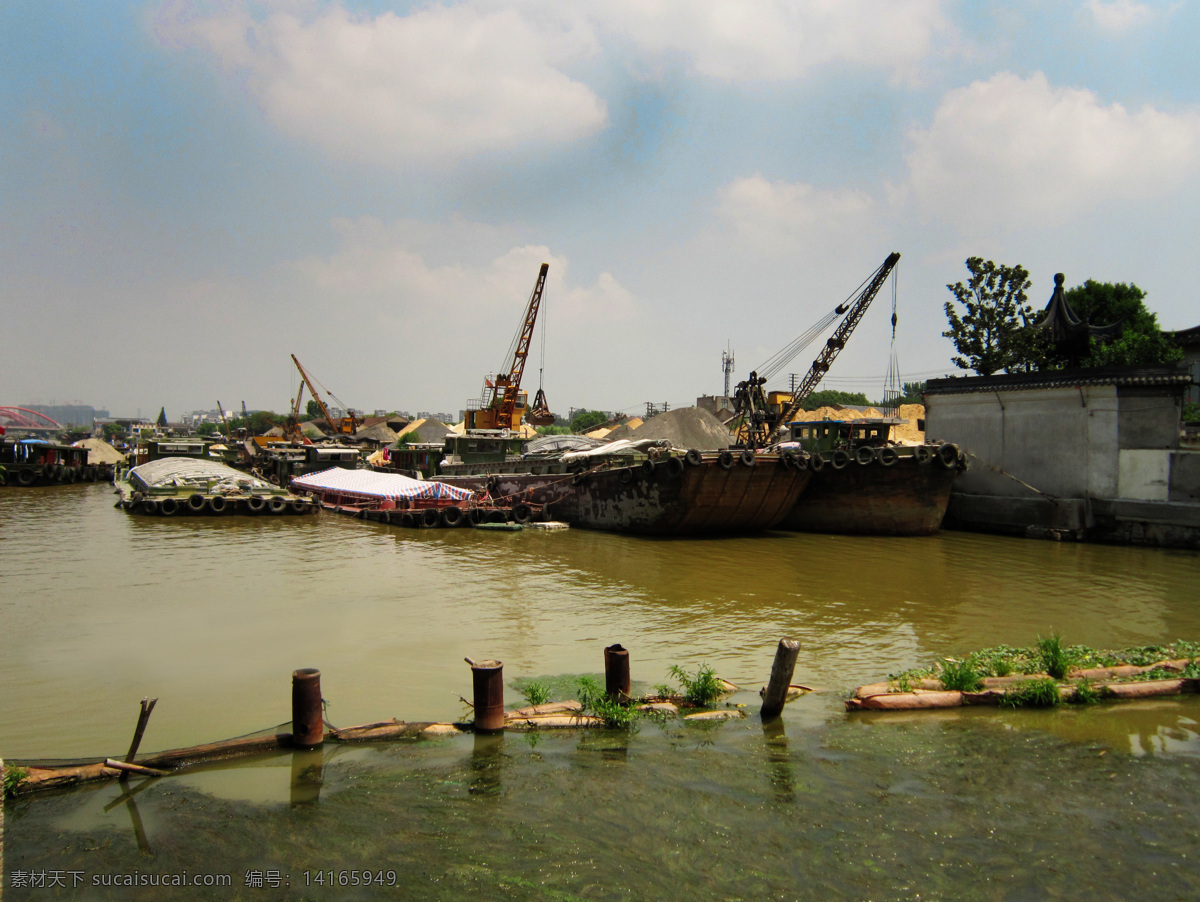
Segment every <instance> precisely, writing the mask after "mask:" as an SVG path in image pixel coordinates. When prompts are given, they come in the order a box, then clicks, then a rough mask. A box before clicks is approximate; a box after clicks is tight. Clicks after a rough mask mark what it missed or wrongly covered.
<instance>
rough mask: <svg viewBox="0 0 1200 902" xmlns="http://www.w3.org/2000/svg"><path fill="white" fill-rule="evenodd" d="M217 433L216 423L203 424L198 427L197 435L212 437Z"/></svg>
mask: <svg viewBox="0 0 1200 902" xmlns="http://www.w3.org/2000/svg"><path fill="white" fill-rule="evenodd" d="M216 431H217V424H216V423H201V424H200V425H199V426H197V427H196V434H197V435H212V434H213V433H214V432H216Z"/></svg>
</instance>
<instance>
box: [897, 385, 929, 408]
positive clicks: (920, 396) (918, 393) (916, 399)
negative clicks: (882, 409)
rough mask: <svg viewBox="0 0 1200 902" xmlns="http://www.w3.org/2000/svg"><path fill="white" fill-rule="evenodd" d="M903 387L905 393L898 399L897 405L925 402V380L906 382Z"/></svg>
mask: <svg viewBox="0 0 1200 902" xmlns="http://www.w3.org/2000/svg"><path fill="white" fill-rule="evenodd" d="M902 388H903V392H904V393H903V394H902V395H900V397H899V398H898V399H897V401H896V404H897V405H900V404H924V403H925V383H924V382H905V383H904V385H903V386H902Z"/></svg>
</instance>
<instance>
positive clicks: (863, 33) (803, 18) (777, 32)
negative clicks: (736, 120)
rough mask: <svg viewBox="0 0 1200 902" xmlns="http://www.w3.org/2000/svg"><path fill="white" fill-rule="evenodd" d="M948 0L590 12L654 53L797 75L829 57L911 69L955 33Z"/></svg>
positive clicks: (663, 2) (770, 75) (691, 4)
mask: <svg viewBox="0 0 1200 902" xmlns="http://www.w3.org/2000/svg"><path fill="white" fill-rule="evenodd" d="M942 5H943V2H942V0H911V2H903V3H897V2H895V0H738V2H733V3H731V2H728V0H598V2H597V3H595V4H594V6H593V7H592V8H591V14H592V15H593V16H594V17H595V20H596V22H597V23H598V25H600V26H601V27H603V28H604V29H606V30H609V31H613V32H617V33H620V34H623V35H624V36H626V37H627V38H629V39H630V40H631V41H633V42H634V43H635V44H636V45H638V46H640V47H642V48H644V49H646V50H649V51H651V52H653V53H655V54H660V55H669V54H684V55H685V56H686V57H687V60H688V64H689V68H691V69H692V70H693V71H695V72H696V73H698V74H700V75H704V76H708V77H711V78H718V79H725V80H730V81H743V80H783V79H792V78H797V77H799V76H801V75H803V74H805V73H806V72H807V71H808V70H810V69H812V68H814V67H816V66H819V65H822V64H824V63H829V62H835V61H844V62H850V63H856V64H861V65H870V66H879V67H882V68H885V69H890V70H892V71H893V72H894V73H895V74H897V75H899V76H903V77H910V76H912V74H913V72H914V71H915V68H916V67H917V65H918V64H919V63H920V62H922V61H923V60H924V59H926V58H927V57H928V56H929V55H930V54H931V53H932V52H933V49H934V46H935V44H936V43H937V42H938V41H949V40H952V39H953V30H952V28H951V26H950V24H949V23H948V22H947V21H946V19H945V17H944V16H943V15H942V12H941V8H942Z"/></svg>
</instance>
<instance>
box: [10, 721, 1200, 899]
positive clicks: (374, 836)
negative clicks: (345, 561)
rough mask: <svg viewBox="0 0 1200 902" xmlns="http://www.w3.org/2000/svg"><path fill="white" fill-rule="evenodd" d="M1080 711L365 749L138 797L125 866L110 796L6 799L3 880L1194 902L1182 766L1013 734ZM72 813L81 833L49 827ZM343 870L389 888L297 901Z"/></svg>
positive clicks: (1179, 759) (1194, 815) (516, 895)
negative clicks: (292, 791) (301, 774)
mask: <svg viewBox="0 0 1200 902" xmlns="http://www.w3.org/2000/svg"><path fill="white" fill-rule="evenodd" d="M1092 710H1094V709H1089V710H1082V709H1070V710H1058V711H1053V712H1028V713H1024V712H1011V713H1008V714H1004V715H1002V716H1001V717H997V716H996V712H995V711H994V710H993V711H991V712H987V713H988V714H989V715H990V716H979V715H978V712H968V714H967V715H958V716H944V717H934V718H928V717H922V718H911V719H908V720H904V721H897V720H896V719H895V718H875V719H869V718H855V719H853V720H845V721H841V722H837V723H833V724H830V725H827V726H824V727H821V728H817V729H798V728H796V726H795V725H794V723H788V724H785V723H783V722H782V721H780V722H775V723H772V724H770V725H767V726H764V725H762V724H761V723H759V722H757V721H756V720H753V719H751V720H746V721H740V722H737V721H735V722H731V723H726V724H720V725H714V724H707V725H705V727H704V728H703V729H699V730H697V729H693V728H692V727H691V726H689V725H684V724H682V723H671V724H668V725H655V724H650V725H644V726H643V728H642V729H641V730H640V731H638V732H636V733H629V732H628V731H606V730H599V731H568V732H565V733H559V732H550V731H546V732H545V733H543V734H542V735H541V736H540V737H539V741H538V742H537V743H536V744H535V745H533V746H531V745H530V744H529V743H528V742H527V741H526V740H525V737H522V736H514V735H506V734H501V735H497V736H487V737H485V736H476V737H473V736H462V737H457V738H454V739H450V740H446V741H438V742H420V743H403V744H396V745H390V746H377V747H374V748H371V749H369V750H363V751H359V752H357V753H355V754H354V755H352V756H334V760H333V761H332V763H328V764H326V765H325V766H324V769H323V775H322V782H323V785H321V786H320V787H319V792H318V793H317V795H315V796H311V797H308V798H305V799H302V800H301V801H298V802H295V803H292V804H289V803H288V802H287V801H280V802H277V803H273V804H252V803H248V802H240V801H236V800H227V799H220V798H216V797H213V796H211V795H208V794H205V793H203V792H199V791H197V790H195V789H193V788H190V787H189V786H187V785H186V784H184V783H183V782H182V781H181V780H177V779H167V780H159V781H154V782H152V783H150V784H148V785H146V787H145V789H143V790H141V791H140V792H138V793H137V794H136V795H135V796H134V797H133V802H134V804H135V805H136V807H137V809H138V811H139V817H140V819H141V821H142V822H143V823H144V825H145V834H146V837H145V838H146V843H145V845H146V848H144V849H139V843H138V841H137V839H136V837H135V835H134V830H133V827H132V818H131V814H130V811H129V809H128V801H124V802H119V801H118V798H119V796H120V793H121V791H122V790H121V787H120V786H119V784H116V783H113V784H108V785H106V786H104V787H101V788H96V789H94V790H92V791H76V792H70V793H63V794H59V795H50V796H44V797H29V798H26V799H18V800H17V801H16V802H10V803H9V804H8V805H7V806H6V814H7V835H6V838H7V840H8V843H7V847H6V850H5V851H6V856H5V864H6V867H7V869H8V871H9V874H10V875H11V874H12V873H13V871H14V870H17V869H21V870H26V871H27V870H30V869H36V868H47V869H49V868H57V869H81V870H84V871H85V872H87V873H89V874H91V873H100V872H104V873H115V872H132V871H134V870H140V871H142V872H149V871H154V872H160V873H167V872H173V871H178V870H181V869H184V868H187V869H188V870H189V871H190V872H192V873H196V872H199V871H220V872H223V873H228V874H231V875H232V876H233V878H234V880H233V887H232V888H231V889H229V890H222V891H221V892H220V893H219V894H214V893H212V892H211V891H207V890H196V891H194V894H193V895H191V896H190V897H192V898H217V897H219V898H244V899H264V898H312V899H341V898H347V897H353V898H395V897H397V896H399V897H401V898H410V897H411V898H422V899H460V898H463V897H464V895H466V894H469V895H470V896H471V897H472V898H479V899H642V898H647V899H648V898H654V899H676V898H679V899H682V898H689V899H690V898H698V899H775V898H787V899H791V898H822V899H832V900H839V899H856V900H857V899H864V898H884V899H891V898H914V897H916V896H917V895H920V896H921V897H922V898H947V899H948V898H970V899H985V900H986V899H996V900H1000V899H1008V898H1014V897H1016V898H1088V899H1097V900H1103V899H1117V898H1136V897H1139V896H1141V897H1147V898H1149V897H1154V898H1194V897H1196V896H1197V895H1198V894H1200V874H1198V873H1197V872H1196V869H1195V868H1194V855H1195V854H1196V850H1197V849H1198V848H1200V799H1198V798H1197V797H1196V794H1195V792H1194V788H1195V785H1196V781H1197V778H1200V757H1197V755H1196V752H1195V751H1194V752H1193V754H1192V755H1166V756H1152V757H1144V758H1137V757H1134V756H1132V755H1130V754H1128V753H1125V752H1122V751H1119V750H1114V749H1109V748H1106V747H1104V746H1103V745H1100V744H1098V743H1095V742H1088V741H1081V742H1073V741H1066V740H1063V739H1060V738H1057V737H1056V736H1054V735H1051V734H1049V733H1046V732H1043V731H1041V730H1038V729H1033V728H1030V727H1029V724H1031V723H1034V722H1036V721H1037V720H1043V721H1044V719H1045V718H1067V719H1070V720H1079V719H1081V718H1083V717H1086V716H1087V715H1089V714H1091V713H1092ZM1167 710H1170V711H1174V712H1175V715H1176V716H1175V719H1172V718H1171V717H1168V716H1166V715H1165V714H1163V713H1161V712H1160V715H1159V722H1160V723H1161V724H1163V725H1165V728H1167V729H1169V730H1170V729H1175V730H1178V729H1180V725H1185V724H1187V723H1189V722H1190V723H1191V725H1192V726H1191V728H1190V729H1192V731H1193V738H1195V721H1196V718H1197V715H1200V705H1196V704H1191V705H1187V704H1179V705H1176V706H1174V707H1172V708H1170V709H1165V708H1164V709H1162V711H1167ZM311 761H312V759H311V758H309V759H306V761H305V765H306V766H308V765H309V764H311ZM115 801H118V803H117V804H116V805H115V806H114V807H112V808H111V809H110V810H109V811H108V812H107V813H105V812H104V809H105V808H106V806H109V805H111V804H112V803H113V802H115ZM80 808H89V809H91V810H92V811H93V812H94V813H96V814H97V818H96V820H95V821H94V822H93V823H92V824H91V825H90V826H87V827H83V828H80V829H68V828H64V824H67V823H77V824H78V823H83V821H82V820H81V819H80V818H78V817H77V813H78V809H80ZM101 815H102V816H101ZM364 868H371V869H385V870H386V869H389V868H390V869H394V870H395V871H396V872H397V874H398V877H399V886H400V887H401V889H400V891H399V892H397V890H395V889H392V890H390V891H389V890H387V889H386V888H385V889H380V888H378V887H373V888H371V889H369V890H364V889H362V888H360V889H359V890H358V891H357V892H354V893H350V892H348V891H347V890H346V889H345V888H331V887H329V886H315V885H312V884H311V883H310V884H309V885H305V877H304V874H305V872H306V871H307V872H308V873H309V875H310V876H309V879H310V880H311V875H312V874H313V873H314V872H316V871H318V870H321V871H328V870H330V869H332V870H333V871H334V872H335V873H336V872H339V871H342V870H352V869H364ZM248 871H250V872H254V871H259V872H268V871H278V872H279V873H280V874H283V875H287V877H288V879H289V880H290V881H291V885H290V889H289V890H287V891H285V890H284V889H283V888H280V889H278V890H272V889H271V888H269V887H267V888H249V887H246V886H244V878H245V874H246V872H248ZM35 897H39V896H37V894H36V892H35V891H33V890H29V891H23V890H21V889H17V888H13V887H11V885H10V887H8V896H6V898H12V899H25V898H35ZM89 897H90V898H135V899H137V898H146V899H150V898H156V896H155V895H154V894H153V893H151V892H150V891H149V890H145V891H140V890H138V889H136V888H123V889H121V890H120V891H117V890H104V889H96V890H94V891H93V892H91V893H90V894H89ZM173 897H176V894H173ZM177 897H179V898H188V897H189V895H188V894H187V893H184V894H181V895H178V896H177ZM39 898H40V897H39Z"/></svg>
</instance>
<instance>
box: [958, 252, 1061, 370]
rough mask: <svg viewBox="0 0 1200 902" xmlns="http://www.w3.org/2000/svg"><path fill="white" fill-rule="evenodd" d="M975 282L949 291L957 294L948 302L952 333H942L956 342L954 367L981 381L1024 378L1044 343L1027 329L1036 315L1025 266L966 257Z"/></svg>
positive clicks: (968, 282) (1033, 367)
mask: <svg viewBox="0 0 1200 902" xmlns="http://www.w3.org/2000/svg"><path fill="white" fill-rule="evenodd" d="M967 270H968V271H969V272H970V274H971V278H970V279H968V280H967V282H966V283H965V284H964V283H963V282H956V283H954V284H953V285H947V286H946V288H948V289H949V290H950V293H951V294H953V295H954V300H953V301H946V304H945V310H946V319H947V320H949V322H950V328H949V329H948V330H946V331H945V332H943V333H942V335H944V336H945V337H946V338H949V339H950V340H951V341H952V342H954V347H955V349H956V350H957V351H958V353H959V355H960V356H958V357H955V358H953V359H954V365H955V366H957V367H958V368H959V369H964V370H974V371H975V372H976V373H978V374H979V375H980V376H990V375H992V374H993V373H997V372H999V371H1001V370H1004V371H1005V372H1006V373H1025V372H1029V371H1030V370H1032V369H1035V368H1036V364H1037V361H1038V359H1039V357H1040V356H1041V354H1042V347H1043V345H1044V339H1042V337H1041V336H1039V335H1037V334H1036V333H1034V332H1033V331H1032V330H1030V329H1027V328H1025V327H1026V325H1027V324H1028V323H1030V322H1032V321H1033V317H1034V312H1033V310H1032V308H1030V306H1029V304H1028V303H1027V299H1028V296H1027V295H1026V294H1025V291H1026V289H1028V288H1029V286H1030V285H1031V284H1033V283H1032V282H1030V281H1029V273H1028V271H1027V270H1025V268H1024V267H1022V266H1019V265H1018V266H1004V265H1002V264H999V263H993V262H992V261H991V260H984V259H983V258H982V257H969V258H967Z"/></svg>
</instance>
